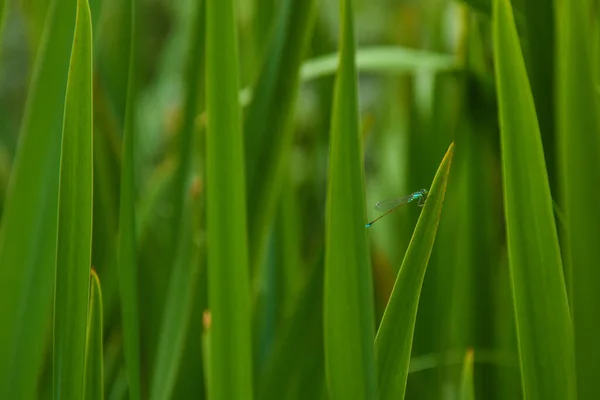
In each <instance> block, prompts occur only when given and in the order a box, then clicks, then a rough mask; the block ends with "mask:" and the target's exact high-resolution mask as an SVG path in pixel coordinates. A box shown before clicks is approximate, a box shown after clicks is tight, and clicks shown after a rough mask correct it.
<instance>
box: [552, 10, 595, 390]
mask: <svg viewBox="0 0 600 400" xmlns="http://www.w3.org/2000/svg"><path fill="white" fill-rule="evenodd" d="M589 7H590V5H589V2H587V1H571V2H569V3H564V2H557V4H556V16H557V21H558V32H557V37H558V43H559V46H558V57H557V60H558V87H557V93H556V95H557V100H558V107H557V110H558V113H557V115H558V147H557V148H558V149H559V153H558V157H559V162H560V167H561V181H560V188H561V189H562V193H561V200H562V206H563V209H564V213H565V223H566V231H567V235H566V236H567V238H566V241H567V247H568V249H569V252H568V253H569V254H570V258H568V261H567V264H568V268H567V271H569V275H570V277H571V279H570V289H571V290H570V291H569V293H570V295H571V296H570V301H571V315H572V318H573V329H574V333H575V356H576V362H577V387H578V395H579V398H581V399H593V398H600V385H598V382H599V380H600V343H599V342H598V338H599V337H600V322H599V320H598V304H600V269H599V268H598V265H600V246H599V245H598V244H599V243H600V211H598V204H600V191H599V190H598V185H597V184H596V183H597V182H600V121H599V120H598V91H597V89H596V87H595V85H594V84H592V82H596V81H597V80H596V74H597V71H598V66H597V61H595V60H594V58H593V51H592V48H593V46H592V43H593V40H592V29H591V27H590V20H589V19H588V17H589V12H588V11H587V10H588V8H589ZM595 24H598V21H596V22H595Z"/></svg>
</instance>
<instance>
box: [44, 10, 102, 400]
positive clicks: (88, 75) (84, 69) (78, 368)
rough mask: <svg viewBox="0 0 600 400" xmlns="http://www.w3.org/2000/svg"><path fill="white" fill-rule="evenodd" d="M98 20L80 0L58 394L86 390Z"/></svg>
mask: <svg viewBox="0 0 600 400" xmlns="http://www.w3.org/2000/svg"><path fill="white" fill-rule="evenodd" d="M92 153H93V150H92V20H91V15H90V7H89V3H88V2H87V0H79V1H78V3H77V17H76V20H75V36H74V39H73V49H72V50H71V64H70V67H69V77H68V80H67V94H66V100H65V119H64V123H63V137H62V155H61V163H60V181H59V199H58V242H57V256H56V282H55V289H54V353H53V355H54V363H53V376H54V397H55V398H56V399H62V398H65V399H72V398H78V397H80V396H81V395H82V394H83V383H84V371H85V332H86V326H87V320H88V318H87V316H88V300H89V291H90V266H91V260H92V188H93V183H92V178H93V172H92Z"/></svg>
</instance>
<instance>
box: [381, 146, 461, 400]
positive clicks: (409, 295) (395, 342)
mask: <svg viewBox="0 0 600 400" xmlns="http://www.w3.org/2000/svg"><path fill="white" fill-rule="evenodd" d="M453 154H454V143H452V144H451V145H450V147H449V148H448V151H447V152H446V155H445V156H444V159H443V160H442V162H441V164H440V166H439V168H438V170H437V173H436V174H435V177H434V178H433V183H432V184H431V189H430V190H429V194H428V197H427V201H426V202H425V206H424V207H423V211H422V212H421V216H420V217H419V221H418V222H417V226H416V227H415V231H414V233H413V236H412V239H411V241H410V245H409V246H408V249H407V251H406V255H405V256H404V261H403V262H402V266H401V267H400V272H399V273H398V276H397V278H396V283H395V284H394V289H393V291H392V295H391V296H390V300H389V302H388V306H387V307H386V309H385V313H384V314H383V319H382V320H381V324H380V326H379V331H378V332H377V337H376V338H375V350H376V354H377V363H378V368H379V391H380V393H381V397H382V398H383V399H403V398H404V391H405V388H406V378H407V375H408V369H409V363H410V355H411V348H412V342H413V334H414V330H415V321H416V318H417V308H418V305H419V297H420V295H421V287H422V286H423V279H424V278H425V272H426V271H427V264H428V263H429V257H430V255H431V250H432V248H433V243H434V241H435V236H436V233H437V227H438V224H439V221H440V217H441V214H442V206H443V204H444V196H445V194H446V185H447V183H448V175H449V174H450V165H451V163H452V155H453Z"/></svg>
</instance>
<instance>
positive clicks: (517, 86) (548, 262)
mask: <svg viewBox="0 0 600 400" xmlns="http://www.w3.org/2000/svg"><path fill="white" fill-rule="evenodd" d="M493 38H494V48H495V67H496V84H497V88H498V103H499V118H500V127H501V151H502V169H503V186H504V196H505V199H504V208H505V220H506V227H507V241H508V257H509V270H510V275H511V284H512V290H513V299H514V307H515V318H516V325H517V339H518V345H519V356H520V361H521V375H522V379H523V391H524V394H525V397H527V398H528V399H549V398H560V399H572V398H575V365H574V349H573V332H572V327H571V318H570V315H569V308H568V302H567V294H566V287H565V281H564V277H563V269H562V262H561V257H560V251H559V247H558V238H557V233H556V226H555V222H554V215H553V211H552V198H551V195H550V186H549V184H548V176H547V173H546V168H545V162H544V154H543V150H542V142H541V138H540V130H539V127H538V122H537V118H536V113H535V106H534V102H533V97H532V94H531V91H530V90H529V82H528V79H527V73H526V71H525V65H524V62H523V58H522V55H521V48H520V44H519V39H518V36H517V31H516V27H515V22H514V19H513V14H512V8H511V5H510V3H509V1H508V0H496V3H495V7H494V20H493Z"/></svg>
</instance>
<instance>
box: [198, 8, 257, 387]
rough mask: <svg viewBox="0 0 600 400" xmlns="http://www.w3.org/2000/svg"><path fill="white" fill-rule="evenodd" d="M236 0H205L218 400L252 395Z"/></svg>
mask: <svg viewBox="0 0 600 400" xmlns="http://www.w3.org/2000/svg"><path fill="white" fill-rule="evenodd" d="M233 3H234V2H233V1H232V0H207V3H206V17H207V22H206V111H207V137H206V144H207V146H206V150H207V154H206V177H207V197H206V215H207V245H208V303H209V307H210V312H211V315H212V324H211V328H210V331H211V340H210V351H209V368H208V369H207V370H208V371H210V382H209V383H208V387H209V390H210V394H211V397H212V398H215V399H241V398H245V399H251V398H252V396H253V394H252V393H253V389H252V379H253V373H252V347H251V343H252V340H251V338H252V336H251V326H250V321H251V318H250V312H251V308H250V283H249V270H248V243H247V240H248V239H247V225H246V224H247V222H246V221H247V220H246V218H247V217H246V185H245V182H244V176H245V172H244V153H243V151H244V144H243V136H242V126H241V116H240V113H241V110H240V106H239V103H238V91H239V81H238V80H239V78H238V65H239V61H238V54H237V51H238V50H237V40H236V26H235V22H234V21H235V18H234V5H233Z"/></svg>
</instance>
